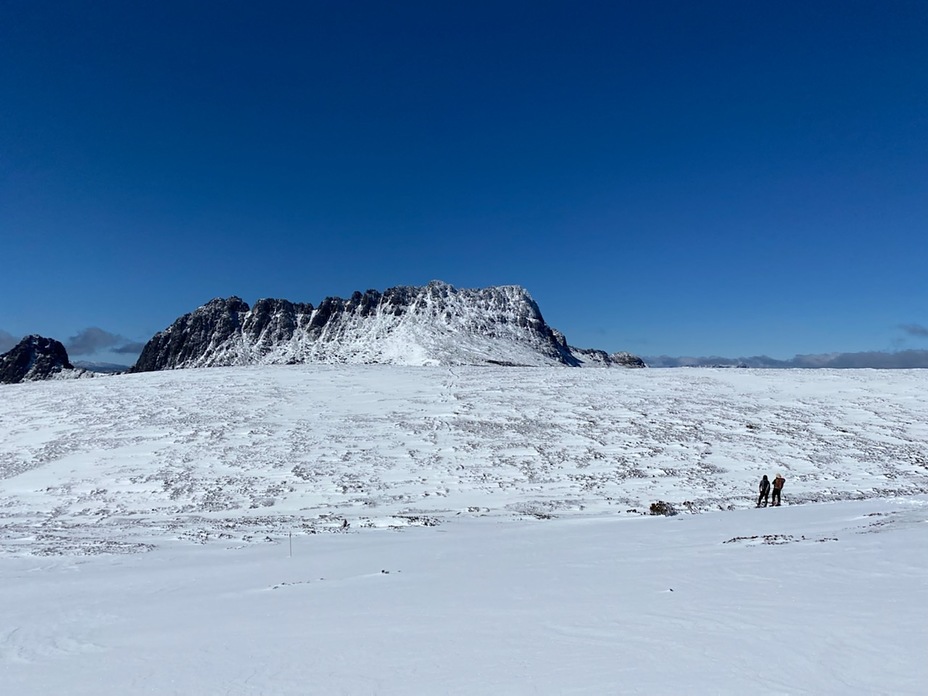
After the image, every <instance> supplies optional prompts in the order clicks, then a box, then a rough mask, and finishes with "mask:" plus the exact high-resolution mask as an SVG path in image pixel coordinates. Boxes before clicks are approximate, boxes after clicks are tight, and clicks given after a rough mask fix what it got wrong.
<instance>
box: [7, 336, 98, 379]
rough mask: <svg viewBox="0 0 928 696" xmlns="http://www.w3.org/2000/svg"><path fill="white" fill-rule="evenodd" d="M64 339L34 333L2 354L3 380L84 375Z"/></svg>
mask: <svg viewBox="0 0 928 696" xmlns="http://www.w3.org/2000/svg"><path fill="white" fill-rule="evenodd" d="M84 373H85V371H84V370H81V369H79V368H75V367H74V365H72V364H71V362H70V361H69V360H68V352H67V351H66V350H65V347H64V346H63V345H62V344H61V342H60V341H56V340H55V339H53V338H46V337H44V336H38V335H36V334H33V335H31V336H26V337H25V338H23V339H22V340H21V341H20V342H19V343H17V344H16V345H15V346H14V347H13V348H12V349H11V350H9V351H8V352H6V353H4V354H3V355H0V384H16V383H18V382H31V381H34V380H41V379H53V378H62V377H80V376H83V374H84Z"/></svg>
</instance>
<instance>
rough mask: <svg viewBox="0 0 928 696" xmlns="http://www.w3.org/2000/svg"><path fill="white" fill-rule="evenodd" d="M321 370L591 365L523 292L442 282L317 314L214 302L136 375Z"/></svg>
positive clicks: (163, 338) (371, 294)
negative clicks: (294, 367) (238, 368)
mask: <svg viewBox="0 0 928 696" xmlns="http://www.w3.org/2000/svg"><path fill="white" fill-rule="evenodd" d="M603 355H605V354H603ZM316 362H323V363H353V364H359V363H387V364H398V365H494V364H502V365H538V366H541V365H552V364H556V365H566V366H580V365H582V364H584V360H581V359H579V358H578V357H577V356H575V355H574V353H573V352H572V349H571V348H570V347H569V346H568V345H567V342H566V340H565V339H564V337H563V336H562V335H561V334H560V333H558V332H557V331H554V330H553V329H552V328H551V327H549V326H548V325H547V324H546V323H545V320H544V318H543V317H542V315H541V312H540V310H539V309H538V305H537V304H535V302H534V300H532V298H531V297H530V296H529V294H528V293H527V292H526V291H525V290H523V289H522V288H520V287H517V286H499V287H492V288H483V289H478V290H459V289H456V288H454V287H453V286H451V285H448V284H447V283H442V282H440V281H433V282H432V283H429V284H428V285H427V286H425V287H408V286H401V287H395V288H390V289H388V290H386V291H384V292H379V291H377V290H368V291H366V292H363V293H362V292H355V293H354V294H352V295H351V297H350V298H349V299H347V300H346V299H342V298H339V297H328V298H326V299H324V300H323V301H322V302H321V303H320V304H319V305H318V306H316V307H314V306H313V305H311V304H299V303H293V302H288V301H287V300H280V299H262V300H258V301H257V302H256V303H255V305H254V306H253V307H249V306H248V305H247V304H246V303H245V302H243V301H242V300H241V299H239V298H238V297H231V298H228V299H215V300H212V301H211V302H208V303H207V304H205V305H203V306H202V307H199V308H198V309H196V310H195V311H193V312H191V313H190V314H186V315H184V316H182V317H180V318H179V319H178V320H177V321H175V322H174V323H173V324H172V325H171V326H170V327H168V328H167V329H165V330H164V331H161V332H160V333H158V334H156V335H155V336H154V337H152V339H151V340H150V341H149V342H148V344H146V346H145V348H144V349H143V350H142V353H141V355H140V356H139V359H138V362H137V363H136V364H135V366H134V367H133V368H132V371H133V372H145V371H152V370H166V369H177V368H187V367H212V366H221V365H253V364H294V363H316ZM596 364H597V366H608V365H609V364H619V361H615V360H611V359H606V360H604V361H598V362H597V363H596ZM629 364H630V363H629Z"/></svg>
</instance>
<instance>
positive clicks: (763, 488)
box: [757, 474, 770, 507]
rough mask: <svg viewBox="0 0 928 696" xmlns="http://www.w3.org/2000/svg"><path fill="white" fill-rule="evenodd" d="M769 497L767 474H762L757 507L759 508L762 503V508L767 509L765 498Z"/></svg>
mask: <svg viewBox="0 0 928 696" xmlns="http://www.w3.org/2000/svg"><path fill="white" fill-rule="evenodd" d="M769 496H770V480H769V479H768V478H767V474H764V478H762V479H761V480H760V496H758V498H757V507H761V502H763V504H764V505H763V507H767V498H768V497H769Z"/></svg>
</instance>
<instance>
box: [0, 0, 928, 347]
mask: <svg viewBox="0 0 928 696" xmlns="http://www.w3.org/2000/svg"><path fill="white" fill-rule="evenodd" d="M0 242H2V243H0V254H2V256H0V258H2V263H0V300H2V303H0V341H2V340H4V336H5V340H6V341H7V343H9V341H10V340H11V337H12V338H16V339H18V338H19V337H21V336H23V335H25V334H29V333H40V334H43V335H46V336H51V337H53V338H58V339H59V340H62V341H63V342H66V343H67V342H68V339H69V338H70V337H75V336H79V335H83V338H85V339H87V341H88V342H89V344H90V345H91V346H93V345H104V344H106V343H108V342H112V341H116V340H117V339H115V338H114V339H109V337H110V335H115V336H118V337H122V338H124V339H126V340H128V341H139V342H144V341H145V340H147V339H148V338H150V337H151V335H152V334H154V333H155V332H156V331H159V330H161V329H163V328H165V327H166V326H167V325H169V324H170V323H171V322H172V321H173V320H174V319H176V318H177V317H178V316H180V315H182V314H184V313H186V312H189V311H192V310H193V309H194V308H196V307H197V306H199V305H201V304H203V303H204V302H207V301H208V300H210V299H212V298H213V297H226V296H230V295H238V296H240V297H242V298H243V299H245V300H246V301H247V302H249V303H252V302H254V301H255V300H256V299H258V298H260V297H283V298H286V299H289V300H293V301H302V302H312V303H314V304H316V303H318V302H319V301H321V300H322V299H323V298H324V297H325V296H327V295H339V296H343V297H345V296H348V295H350V293H351V292H352V291H354V290H365V289H368V288H376V289H380V290H383V289H385V288H387V287H391V286H394V285H420V284H424V283H427V282H428V281H430V280H433V279H441V280H444V281H447V282H449V283H452V284H454V285H456V286H458V287H483V286H488V285H498V284H519V285H522V286H524V287H525V288H526V289H528V290H529V292H530V293H531V294H532V296H533V297H534V298H535V300H536V301H537V302H538V303H539V305H540V307H541V309H542V312H543V314H544V315H545V318H546V319H547V320H548V322H549V323H550V324H551V325H552V326H554V327H555V328H558V329H560V330H561V331H563V332H564V333H565V334H566V335H567V337H568V340H569V341H570V342H571V344H573V345H577V346H581V347H596V348H602V349H605V350H608V351H615V350H630V351H632V352H635V353H638V354H642V355H658V354H669V355H712V354H718V355H724V356H741V355H755V354H768V355H771V356H774V357H790V356H792V355H794V354H796V353H819V352H831V351H842V352H845V351H869V350H895V349H899V348H928V329H926V328H925V327H926V326H928V303H926V300H928V281H926V277H928V273H926V270H925V266H926V261H928V2H923V1H921V0H918V1H915V2H893V1H886V0H883V1H880V2H854V1H841V2H809V1H808V0H804V1H802V2H743V1H740V0H739V1H733V2H712V1H707V2H690V1H686V2H620V1H615V0H614V1H612V2H566V1H565V2H539V1H538V0H534V1H531V2H506V1H504V0H495V1H494V2H474V1H473V0H469V1H468V2H461V3H455V4H451V3H441V2H434V1H433V0H428V1H423V2H402V1H400V2H389V3H388V2H350V1H348V0H336V1H333V2H321V1H312V0H305V1H304V2H293V3H283V2H261V3H258V2H229V1H223V2H219V1H218V0H217V1H215V2H201V3H196V2H189V1H185V2H169V1H166V0H157V1H156V2H144V1H135V2H123V1H122V0H119V1H117V2H103V1H99V0H95V1H94V2H44V1H41V0H21V1H17V0H14V1H7V2H4V3H3V4H2V5H0ZM89 327H97V328H99V329H101V330H102V331H101V332H99V333H97V334H82V332H83V331H84V330H86V329H88V328H89ZM95 336H96V338H94V337H95ZM108 339H109V340H108ZM95 341H96V343H95ZM72 352H73V351H72ZM101 355H102V354H97V355H86V356H84V357H85V358H90V359H93V358H95V357H96V358H99V357H101ZM72 357H73V358H78V359H80V358H81V357H82V356H80V355H72ZM131 360H134V356H132V357H131V358H128V359H123V361H124V362H130V361H131Z"/></svg>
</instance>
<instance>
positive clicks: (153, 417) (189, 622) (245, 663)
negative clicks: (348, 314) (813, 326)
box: [0, 365, 928, 696]
mask: <svg viewBox="0 0 928 696" xmlns="http://www.w3.org/2000/svg"><path fill="white" fill-rule="evenodd" d="M926 382H928V373H926V372H920V371H907V372H906V371H901V372H896V371H892V372H879V371H848V372H844V371H841V372H838V371H835V372H831V371H762V370H760V371H753V370H681V371H659V370H621V371H619V370H589V371H588V370H550V369H528V368H519V369H517V368H508V369H507V368H401V367H390V366H366V367H365V366H355V367H347V366H342V367H336V366H318V365H317V366H305V365H301V366H290V367H251V368H241V367H239V368H215V369H204V370H188V371H167V372H154V373H145V374H135V375H120V376H115V377H106V378H101V379H94V380H76V381H58V382H33V383H24V384H16V385H5V386H2V387H0V433H2V435H0V584H2V587H3V592H2V593H0V617H3V618H2V621H0V693H4V694H6V693H11V694H48V693H68V694H94V695H95V696H96V695H99V694H127V693H132V694H135V693H151V694H241V695H245V694H248V695H252V694H338V693H342V694H410V693H415V694H438V693H447V694H457V693H462V694H463V693H468V694H473V693H500V694H502V693H505V694H569V693H574V694H606V693H629V694H653V693H670V692H673V691H678V690H683V689H686V690H687V691H689V692H690V693H713V694H714V693H731V694H737V693H745V692H746V691H748V690H751V691H752V692H757V693H764V694H829V693H835V694H837V693H842V694H846V693H866V694H877V693H892V694H916V693H922V691H923V685H924V683H925V679H926V677H928V666H926V662H925V661H924V655H925V648H926V647H928V628H926V626H928V621H926V619H928V609H926V607H928V602H926V600H928V583H926V582H925V578H926V577H928V524H926V522H928V496H926V495H925V493H928V468H926V463H928V446H926V444H925V443H926V441H928V404H926V400H925V399H924V397H923V395H924V393H925V391H926V389H925V387H926V386H928V385H926ZM777 471H779V472H781V473H783V475H784V476H785V477H786V479H787V484H786V489H785V491H784V507H780V508H770V509H763V510H755V509H753V504H754V503H753V498H754V490H755V488H756V482H757V480H758V479H759V478H760V475H761V474H763V473H767V474H769V475H774V474H775V473H777ZM656 500H665V501H670V502H672V503H674V504H675V505H676V506H677V507H678V508H679V509H680V510H682V511H694V512H703V513H705V514H680V515H677V516H675V517H652V516H648V515H646V514H644V513H645V512H646V510H647V508H648V505H649V504H650V503H651V502H654V501H656Z"/></svg>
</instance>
